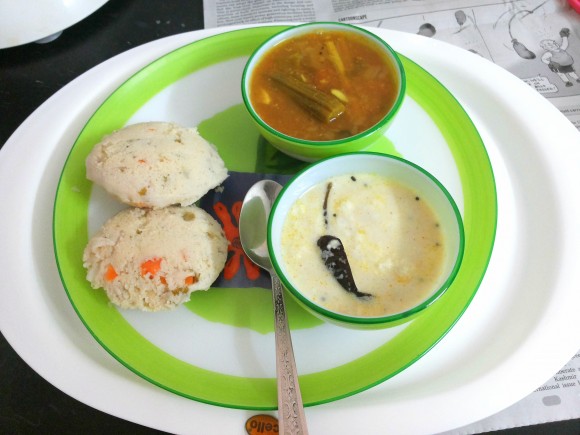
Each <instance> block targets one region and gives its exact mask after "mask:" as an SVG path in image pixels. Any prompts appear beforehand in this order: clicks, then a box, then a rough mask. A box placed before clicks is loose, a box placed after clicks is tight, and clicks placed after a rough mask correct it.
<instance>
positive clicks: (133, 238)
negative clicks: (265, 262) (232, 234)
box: [83, 206, 228, 311]
mask: <svg viewBox="0 0 580 435" xmlns="http://www.w3.org/2000/svg"><path fill="white" fill-rule="evenodd" d="M227 251H228V241H227V239H226V237H225V235H224V232H223V229H222V227H221V226H220V224H219V223H218V222H217V221H216V220H215V219H214V218H213V217H212V216H211V215H210V214H208V213H207V212H206V211H204V210H203V209H201V208H199V207H196V206H187V207H179V206H172V207H167V208H163V209H139V208H128V209H126V210H123V211H121V212H120V213H118V214H117V215H115V216H113V217H112V218H111V219H109V220H108V221H107V222H106V223H105V224H104V225H103V226H102V227H101V229H100V230H99V231H98V232H97V234H95V235H94V236H93V237H92V238H91V239H90V240H89V243H88V244H87V246H86V248H85V251H84V254H83V264H84V267H85V268H86V269H87V280H88V281H90V283H91V286H92V287H93V288H95V289H98V288H103V289H104V290H105V292H106V293H107V296H108V297H109V299H110V301H111V302H112V303H114V304H115V305H117V306H119V307H120V308H133V309H140V310H144V311H159V310H167V309H171V308H174V307H176V306H177V305H179V304H182V303H184V302H187V301H188V300H189V297H190V294H191V292H193V291H196V290H207V289H209V288H210V286H211V285H212V283H213V282H214V281H215V280H216V279H217V277H218V276H219V274H220V272H221V271H222V269H223V268H224V265H225V262H226V259H227Z"/></svg>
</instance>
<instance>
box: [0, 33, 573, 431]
mask: <svg viewBox="0 0 580 435" xmlns="http://www.w3.org/2000/svg"><path fill="white" fill-rule="evenodd" d="M222 31H224V29H212V30H204V31H200V32H192V33H187V34H182V35H177V36H174V37H170V38H166V39H162V40H159V41H155V42H153V43H150V44H146V45H144V46H141V47H138V48H136V49H134V50H131V51H129V52H127V53H124V54H122V55H119V56H117V57H115V58H113V59H111V60H109V61H107V62H105V63H103V64H102V65H100V66H98V67H96V68H94V69H93V70H91V71H89V72H88V73H86V74H84V75H83V76H81V77H80V78H78V79H77V80H75V81H73V82H72V83H71V84H69V85H68V86H66V87H65V88H64V89H62V90H61V91H59V92H58V93H57V94H56V95H54V96H53V97H52V98H51V99H49V100H48V101H47V102H46V103H45V104H44V105H43V106H41V107H40V108H39V109H38V110H37V111H36V112H35V113H34V114H33V115H32V116H31V117H30V118H29V119H28V120H27V121H25V122H24V123H23V125H22V126H21V127H20V128H19V129H18V130H17V131H16V132H15V134H14V135H13V136H12V137H11V138H10V140H9V141H8V142H7V143H6V145H5V146H4V147H3V148H2V150H1V151H0V195H1V197H2V198H3V199H4V201H5V203H6V204H18V207H17V208H14V210H11V213H3V214H2V215H1V216H0V227H1V228H3V229H5V230H6V229H9V230H8V231H3V232H2V233H1V235H0V246H2V247H3V249H2V250H1V251H0V264H2V269H3V277H4V279H3V281H2V283H1V284H0V292H1V295H2V300H3V304H2V305H0V307H1V308H0V314H1V316H0V326H1V328H2V332H3V334H4V335H5V337H6V339H7V340H8V341H9V342H10V343H11V345H12V346H13V347H14V348H15V350H16V351H17V352H18V353H19V354H20V356H21V357H22V358H23V359H24V360H25V361H26V362H27V363H28V364H29V365H30V366H31V367H32V368H33V369H34V370H36V371H37V372H38V373H39V374H40V375H42V376H43V377H45V378H46V379H47V380H48V381H49V382H51V383H53V384H54V385H55V386H57V387H58V388H60V389H61V390H63V391H64V392H66V393H68V394H70V395H71V396H73V397H75V398H77V399H78V400H80V401H82V402H84V403H86V404H88V405H91V406H93V407H95V408H97V409H100V410H102V411H104V412H107V413H109V414H112V415H116V416H118V417H121V418H124V419H127V420H131V421H134V422H137V423H140V424H143V425H147V426H151V427H155V428H158V429H162V430H165V431H169V432H179V433H205V434H207V433H240V434H241V433H244V428H243V425H244V422H245V420H246V419H247V418H248V417H249V416H250V415H252V414H253V413H252V412H251V411H245V410H232V409H224V408H220V407H215V406H210V405H204V404H201V403H198V402H194V401H191V400H188V399H185V398H182V397H179V396H177V395H174V394H171V393H169V392H167V391H164V390H162V389H160V388H157V387H155V386H153V385H151V384H149V383H148V382H146V381H144V380H142V379H141V378H139V377H137V376H136V375H134V374H133V373H132V372H130V371H128V370H127V369H125V368H124V367H123V366H121V365H120V364H119V363H118V362H117V361H116V360H114V359H113V358H112V357H111V356H109V354H108V353H107V352H106V351H105V350H103V349H102V348H101V347H100V346H99V345H98V344H97V342H96V341H94V339H93V338H92V337H91V336H90V334H89V333H88V332H87V331H86V329H85V328H84V326H83V325H82V323H81V322H80V321H79V319H78V317H77V316H76V314H75V313H74V310H73V309H72V307H71V306H70V303H69V301H68V299H67V297H66V294H65V292H64V290H63V288H62V284H61V282H60V279H59V276H58V273H57V271H56V267H55V263H54V256H53V254H52V239H51V223H52V215H51V213H52V206H53V198H54V193H55V189H56V185H57V182H58V176H59V174H60V170H61V168H62V166H63V163H64V160H65V158H66V155H67V154H68V151H69V149H70V146H71V145H72V143H73V142H74V140H75V139H76V137H77V135H78V133H79V132H80V129H81V128H82V126H83V125H84V124H85V123H86V121H87V120H88V118H89V116H90V115H91V114H92V113H93V112H94V111H95V110H96V109H97V108H98V106H99V104H100V103H101V102H102V101H103V100H104V98H106V96H107V95H109V94H110V93H111V92H113V91H114V90H115V89H116V87H117V86H119V84H121V83H122V82H123V81H124V80H125V79H126V78H128V77H129V76H130V75H131V74H132V73H134V72H135V71H137V70H138V69H139V68H140V67H142V66H144V65H146V64H148V63H149V62H151V61H152V60H154V59H156V58H158V57H160V56H161V55H163V54H164V53H166V52H168V51H170V50H172V49H174V48H177V47H179V46H181V45H184V44H186V43H188V42H191V41H194V40H197V39H200V38H203V37H205V36H209V35H212V34H215V33H220V32H222ZM372 31H374V32H376V33H377V34H379V35H380V36H382V37H384V38H385V39H387V40H388V41H389V42H390V43H391V44H392V45H393V47H394V48H395V49H396V50H397V51H399V52H401V53H402V54H404V55H406V56H408V57H409V58H411V59H412V60H415V61H416V62H418V63H419V64H420V65H421V66H422V67H424V68H425V69H427V70H428V71H430V72H431V73H433V74H434V75H435V76H436V77H437V78H438V79H439V80H441V81H442V83H443V84H444V85H445V86H446V87H447V88H448V89H449V90H450V91H451V92H452V93H453V94H454V95H455V96H456V97H457V98H458V99H459V101H460V102H461V103H462V105H463V106H464V107H465V108H466V110H467V112H468V113H469V115H470V116H471V118H472V120H473V121H474V122H475V124H476V126H477V128H478V130H479V132H480V134H481V135H482V137H483V140H484V142H485V144H486V147H487V149H488V153H489V155H490V158H491V160H492V164H493V166H494V173H495V176H496V184H497V188H498V205H499V219H498V234H497V242H496V246H495V248H494V253H493V255H492V259H491V263H490V266H489V269H488V273H487V275H486V277H485V279H484V281H483V283H482V286H481V288H480V290H479V291H478V293H477V295H476V297H475V299H474V301H473V302H472V304H471V306H470V307H469V309H468V310H467V312H466V313H465V314H464V316H463V317H462V318H461V319H460V320H459V322H458V324H457V325H456V327H455V328H454V329H452V330H451V332H450V333H449V334H448V335H447V336H446V337H445V338H444V339H443V340H442V341H441V342H440V343H439V344H438V345H437V346H436V347H435V348H434V349H433V350H432V351H431V352H430V353H428V354H427V355H426V356H425V357H423V358H422V359H421V360H419V361H418V362H417V363H415V364H414V365H413V366H411V367H410V368H408V369H407V370H405V371H404V372H402V373H401V374H399V375H397V376H395V377H394V378H392V379H390V380H388V381H386V382H384V383H383V384H381V385H379V386H377V387H375V388H372V389H371V390H368V391H366V392H364V393H361V394H358V395H356V396H353V397H350V398H347V399H343V400H340V401H337V402H332V403H329V404H326V405H320V406H316V407H312V408H308V409H307V411H306V414H307V418H308V423H309V426H310V430H311V433H329V432H332V433H338V434H340V433H345V434H346V433H361V432H373V431H385V430H387V429H388V430H389V431H392V432H394V433H401V432H412V433H434V432H439V431H443V430H448V429H452V428H454V427H459V426H462V425H465V424H468V423H470V422H473V421H476V420H479V419H481V418H484V417H486V416H488V415H491V414H493V413H495V412H497V411H499V410H501V409H503V408H505V407H507V406H509V405H510V404H512V403H514V402H515V401H517V400H519V399H520V398H522V397H524V396H525V395H526V394H528V393H530V392H531V391H533V390H534V389H535V388H536V387H538V386H540V385H541V384H542V383H543V382H544V381H545V380H547V379H548V378H549V377H550V376H551V375H553V373H555V372H556V371H557V370H558V369H559V368H561V366H563V365H564V364H565V363H566V362H568V360H569V359H570V358H571V357H572V356H573V354H574V353H575V352H576V351H577V349H578V346H579V345H580V317H578V316H577V314H576V310H577V307H578V305H579V302H580V293H578V292H577V289H578V288H580V275H579V270H578V267H577V265H576V263H577V260H576V259H577V258H578V256H579V250H580V228H579V226H578V225H577V222H579V221H580V203H579V200H578V198H579V196H578V193H579V192H578V190H579V187H578V186H580V174H579V172H578V170H577V168H578V164H579V163H580V135H579V134H578V132H577V131H576V129H575V128H574V127H573V126H572V125H571V124H570V123H569V122H568V120H567V119H566V118H565V117H563V116H562V115H561V114H560V113H559V112H558V111H557V110H556V109H555V108H554V107H553V106H551V105H550V104H549V103H548V102H547V101H546V100H545V99H543V97H541V96H540V95H539V94H537V93H535V92H534V91H533V90H531V89H530V88H528V87H527V85H525V84H523V83H521V82H520V81H519V80H518V79H517V78H515V77H514V76H512V75H510V74H509V73H507V72H505V71H503V70H502V69H500V68H498V67H496V66H494V65H493V64H491V63H489V62H488V61H486V60H484V59H481V58H479V57H478V56H476V55H473V54H471V53H468V52H466V51H463V50H461V49H459V48H456V47H452V46H450V45H447V44H444V43H441V42H438V41H433V40H430V39H426V38H422V37H419V36H415V35H409V34H403V33H398V32H390V31H386V30H380V29H372ZM79 95H82V97H79ZM56 108H58V110H56ZM31 156H33V158H31ZM14 168H18V170H17V171H15V170H14ZM6 247H10V248H9V249H6ZM112 391H116V392H122V394H118V393H115V394H112ZM418 412H420V413H421V418H417V413H418Z"/></svg>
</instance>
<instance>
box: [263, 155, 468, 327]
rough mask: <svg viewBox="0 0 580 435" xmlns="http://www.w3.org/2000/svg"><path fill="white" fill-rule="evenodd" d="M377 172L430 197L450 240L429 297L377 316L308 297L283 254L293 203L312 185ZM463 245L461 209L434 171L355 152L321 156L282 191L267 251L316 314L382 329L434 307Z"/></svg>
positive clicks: (452, 274) (288, 284) (292, 289)
mask: <svg viewBox="0 0 580 435" xmlns="http://www.w3.org/2000/svg"><path fill="white" fill-rule="evenodd" d="M356 173H359V174H360V173H373V174H376V175H382V176H385V177H386V178H389V179H393V180H396V181H398V182H400V183H401V184H403V185H405V186H407V187H408V188H410V189H411V190H414V191H415V192H417V194H418V195H419V196H420V197H421V198H423V199H424V200H425V201H427V203H428V204H430V206H431V207H432V209H433V211H434V212H435V215H436V216H437V217H438V218H439V221H438V222H439V225H440V228H441V230H442V232H443V234H444V240H445V241H446V252H445V258H444V261H443V263H444V266H443V268H442V270H443V271H442V273H441V274H440V277H439V279H438V281H437V283H436V285H434V286H433V289H432V291H431V293H430V294H429V296H428V297H426V298H425V299H424V300H423V301H421V302H420V303H419V304H417V305H415V306H413V307H411V308H409V309H407V310H406V311H403V312H398V313H394V314H389V315H385V316H378V317H362V316H352V315H347V314H342V313H338V312H334V311H330V310H328V309H327V308H324V307H322V306H320V305H318V304H316V303H315V302H313V301H312V300H311V299H309V298H308V297H307V296H305V295H304V294H303V293H302V291H301V289H300V288H299V287H298V286H297V285H296V284H295V282H294V280H293V279H292V277H291V275H290V273H289V271H288V268H287V266H286V264H285V262H284V259H283V257H282V253H281V238H282V237H281V236H282V228H283V225H284V223H285V220H286V216H287V215H288V214H289V212H290V209H291V207H292V205H293V204H294V202H296V200H298V198H300V197H301V196H302V195H303V194H304V193H306V191H308V190H309V189H310V188H311V187H313V186H315V185H316V184H319V183H321V182H324V181H325V180H327V179H328V178H330V177H333V176H337V175H345V174H356ZM463 249H464V232H463V223H462V219H461V215H460V212H459V210H458V208H457V205H456V204H455V202H454V200H453V198H452V197H451V195H450V194H449V192H448V191H447V190H446V189H445V187H443V185H442V184H441V183H440V182H439V181H438V180H437V179H436V178H435V177H433V176H432V175H431V174H429V173H428V172H427V171H425V170H424V169H422V168H420V167H419V166H417V165H415V164H413V163H411V162H409V161H406V160H404V159H401V158H398V157H394V156H390V155H386V154H378V153H369V152H357V153H349V154H342V155H339V156H335V157H330V158H327V159H325V160H321V161H319V162H317V163H314V164H312V165H310V166H309V167H307V168H306V169H305V170H303V171H302V172H300V173H299V174H298V175H296V177H294V178H293V179H292V180H291V181H290V182H289V183H288V184H287V185H286V186H285V187H284V188H283V190H282V191H281V192H280V194H279V196H278V198H277V199H276V201H275V203H274V206H273V208H272V212H271V214H270V218H269V222H268V250H269V253H270V257H271V259H272V263H273V265H274V268H275V270H276V272H277V274H278V276H279V277H280V279H281V281H282V283H283V284H284V286H285V287H286V289H287V290H288V291H289V292H290V293H291V294H292V295H293V296H294V297H295V298H296V299H297V300H298V302H299V303H300V304H301V305H302V306H304V307H305V308H306V309H307V310H308V311H310V312H311V313H313V314H315V315H316V316H318V317H320V318H323V319H326V320H330V321H332V322H335V323H338V324H341V325H344V326H350V327H357V328H383V327H388V326H394V325H398V324H400V323H402V322H405V321H408V320H410V319H411V318H413V317H415V316H416V315H418V314H419V313H421V312H423V311H424V310H426V309H427V308H428V307H429V306H431V305H432V304H433V303H434V302H435V301H436V300H437V299H439V298H440V297H441V295H442V294H443V293H444V292H445V291H446V290H447V288H448V287H449V286H450V285H451V283H452V281H453V279H454V278H455V276H456V275H457V272H458V270H459V266H460V264H461V260H462V258H463Z"/></svg>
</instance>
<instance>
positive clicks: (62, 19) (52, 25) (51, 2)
mask: <svg viewBox="0 0 580 435" xmlns="http://www.w3.org/2000/svg"><path fill="white" fill-rule="evenodd" d="M107 1H108V0H41V1H38V0H36V1H35V0H17V1H15V0H0V48H8V47H15V46H17V45H22V44H26V43H28V42H33V41H38V40H41V39H43V38H48V37H50V36H52V35H55V34H58V32H60V31H62V30H64V29H66V28H68V27H70V26H72V25H73V24H76V23H78V22H79V21H81V20H82V19H84V18H86V17H88V16H89V15H90V14H92V13H93V12H94V11H96V10H97V9H99V8H100V7H101V6H103V5H104V4H105V3H107Z"/></svg>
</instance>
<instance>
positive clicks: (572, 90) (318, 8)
mask: <svg viewBox="0 0 580 435" xmlns="http://www.w3.org/2000/svg"><path fill="white" fill-rule="evenodd" d="M203 8H204V22H205V27H207V28H210V27H221V26H228V25H235V24H252V23H274V22H307V21H339V22H345V23H351V24H362V25H366V26H374V27H379V28H381V27H382V28H388V29H391V30H399V31H403V32H410V33H415V34H419V35H423V36H425V37H428V38H436V39H440V40H443V41H446V42H448V43H451V44H454V45H456V46H459V47H462V48H464V49H466V50H469V51H472V52H474V53H477V54H479V55H480V56H483V57H485V58H487V59H489V60H490V61H492V62H494V63H495V64H497V65H499V66H501V67H503V68H505V69H506V70H508V71H510V72H511V73H512V74H514V75H515V76H517V77H519V78H520V79H521V80H523V81H524V82H526V83H527V84H528V85H529V86H531V87H532V88H534V89H535V90H536V91H537V92H539V93H541V94H542V95H543V96H544V97H546V98H547V99H548V100H549V101H550V102H551V103H552V104H554V105H555V106H556V107H557V108H558V109H559V110H560V111H561V112H562V113H563V114H564V115H565V116H566V117H567V118H568V119H569V120H570V121H571V122H572V123H573V124H574V125H575V126H576V128H578V129H580V77H579V76H578V74H577V73H576V72H575V68H574V62H575V60H576V59H580V25H579V24H580V15H578V14H577V13H576V12H575V11H574V10H573V9H572V8H571V7H570V6H569V5H568V4H567V2H566V1H565V0H536V1H529V0H522V1H516V0H503V1H502V0H495V1H494V0H317V1H316V2H315V1H314V0H268V1H266V0H204V2H203ZM573 418H580V351H579V353H577V354H576V355H575V356H574V358H572V360H571V361H570V362H569V363H568V364H567V365H566V366H565V367H563V368H562V369H561V370H560V371H559V372H558V373H556V374H554V376H553V377H552V378H551V379H549V380H548V381H547V382H546V383H545V384H544V385H543V386H541V387H540V388H538V389H537V390H536V391H534V392H533V393H532V394H530V395H529V396H528V397H526V398H524V399H523V400H521V401H520V402H518V403H516V404H514V405H513V406H511V407H510V408H508V409H506V410H504V411H502V412H500V413H498V414H496V415H494V416H492V417H489V418H487V419H485V420H482V421H480V422H477V423H474V424H472V425H469V426H467V427H464V428H461V429H456V430H453V431H450V432H446V433H445V435H459V434H473V433H480V432H485V431H491V430H498V429H505V428H511V427H518V426H526V425H532V424H538V423H545V422H551V421H559V420H567V419H573Z"/></svg>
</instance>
